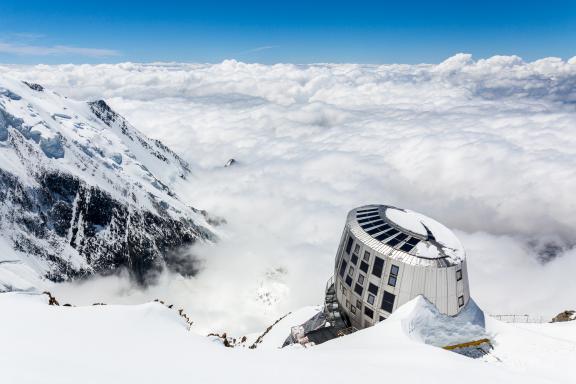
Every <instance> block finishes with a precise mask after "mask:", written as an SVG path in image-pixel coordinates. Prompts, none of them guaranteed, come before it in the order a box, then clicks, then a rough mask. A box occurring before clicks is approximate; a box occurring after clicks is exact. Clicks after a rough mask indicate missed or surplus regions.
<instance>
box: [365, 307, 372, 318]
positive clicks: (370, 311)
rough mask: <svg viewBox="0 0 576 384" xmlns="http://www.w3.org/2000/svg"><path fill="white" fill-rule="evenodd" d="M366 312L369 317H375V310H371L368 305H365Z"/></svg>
mask: <svg viewBox="0 0 576 384" xmlns="http://www.w3.org/2000/svg"><path fill="white" fill-rule="evenodd" d="M364 314H365V315H366V316H368V317H369V318H372V317H374V311H373V310H371V309H370V308H368V307H364Z"/></svg>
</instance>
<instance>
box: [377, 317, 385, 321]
mask: <svg viewBox="0 0 576 384" xmlns="http://www.w3.org/2000/svg"><path fill="white" fill-rule="evenodd" d="M382 320H386V318H385V317H384V316H380V319H379V320H378V321H382Z"/></svg>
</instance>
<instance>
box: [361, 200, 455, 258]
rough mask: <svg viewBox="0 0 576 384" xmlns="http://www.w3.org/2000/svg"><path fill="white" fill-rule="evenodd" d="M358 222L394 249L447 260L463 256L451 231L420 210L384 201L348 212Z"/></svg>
mask: <svg viewBox="0 0 576 384" xmlns="http://www.w3.org/2000/svg"><path fill="white" fill-rule="evenodd" d="M351 216H352V218H353V219H354V220H355V221H356V223H357V224H358V226H360V228H361V229H362V230H363V231H364V232H365V233H366V234H368V235H369V236H371V237H372V238H373V239H375V240H378V241H379V242H381V243H383V244H386V245H388V246H389V247H391V248H394V249H395V250H398V251H401V252H405V253H408V254H410V255H411V256H415V257H418V258H421V259H427V260H439V259H444V260H445V261H446V262H448V263H449V264H451V263H457V262H460V261H462V260H464V258H465V252H464V248H463V247H462V244H461V243H460V241H459V240H458V238H457V237H456V235H454V233H453V232H452V231H451V230H450V229H448V228H446V227H445V226H444V225H442V224H440V223H439V222H437V221H436V220H434V219H432V218H430V217H428V216H425V215H423V214H421V213H418V212H414V211H411V210H408V209H401V208H397V207H392V206H388V205H367V206H363V207H360V208H356V209H355V210H353V211H352V212H351Z"/></svg>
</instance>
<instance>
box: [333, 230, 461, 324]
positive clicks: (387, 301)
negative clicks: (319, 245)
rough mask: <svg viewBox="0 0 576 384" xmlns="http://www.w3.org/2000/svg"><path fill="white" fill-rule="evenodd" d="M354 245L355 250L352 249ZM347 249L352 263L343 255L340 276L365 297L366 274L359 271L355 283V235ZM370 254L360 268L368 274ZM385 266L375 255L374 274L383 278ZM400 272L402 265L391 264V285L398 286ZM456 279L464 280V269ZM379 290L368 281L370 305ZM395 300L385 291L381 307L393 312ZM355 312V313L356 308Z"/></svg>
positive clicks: (363, 258) (367, 254)
mask: <svg viewBox="0 0 576 384" xmlns="http://www.w3.org/2000/svg"><path fill="white" fill-rule="evenodd" d="M353 246H354V251H352V247H353ZM345 249H346V253H347V254H349V255H350V253H352V255H351V256H350V264H348V262H347V261H346V259H345V258H344V255H342V257H341V264H340V269H339V274H340V277H342V278H343V279H344V281H345V283H346V285H348V287H350V288H351V289H353V291H354V292H355V293H356V294H357V295H358V296H360V297H363V294H364V283H365V282H366V276H365V275H363V274H362V273H358V277H357V279H356V283H355V284H354V283H353V279H354V272H355V267H356V266H357V265H358V261H359V253H360V244H358V243H356V244H354V239H353V237H352V236H348V239H347V243H346V247H345ZM370 256H371V255H370V252H369V251H366V250H365V251H364V254H363V256H362V260H361V261H360V266H359V269H360V271H362V272H363V273H364V274H366V275H367V274H368V271H369V268H370ZM384 266H385V261H384V259H382V258H380V257H378V256H374V262H373V265H372V275H374V276H376V277H378V278H381V277H382V274H383V272H384ZM347 267H348V269H347ZM346 272H347V273H346ZM399 272H400V267H399V266H398V265H394V264H392V265H391V266H390V273H389V275H388V282H387V283H388V285H389V286H392V287H395V286H396V284H397V281H398V275H399ZM345 275H346V276H345ZM456 280H457V281H460V280H462V270H461V269H459V270H457V271H456ZM342 289H343V293H344V286H342ZM378 290H379V289H378V286H377V285H375V284H373V283H371V282H368V293H367V296H366V301H367V302H368V303H369V304H370V305H374V303H375V301H376V297H377V296H378ZM394 300H395V295H394V294H392V293H390V292H386V291H384V293H383V297H382V302H381V305H380V307H381V308H382V309H383V310H385V311H387V312H389V313H391V312H392V309H393V308H394ZM358 302H360V301H358ZM458 305H459V307H462V306H463V305H464V298H463V297H462V296H460V297H459V298H458ZM352 307H353V306H352ZM357 308H358V309H361V307H360V306H357ZM368 310H369V311H370V312H371V313H372V314H373V311H372V310H371V309H369V308H368ZM351 311H352V309H351ZM353 313H355V310H354V312H353ZM365 315H367V316H369V317H370V318H371V319H372V318H373V316H372V315H368V314H367V313H366V311H365Z"/></svg>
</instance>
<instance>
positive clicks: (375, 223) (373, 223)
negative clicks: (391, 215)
mask: <svg viewBox="0 0 576 384" xmlns="http://www.w3.org/2000/svg"><path fill="white" fill-rule="evenodd" d="M381 225H384V221H382V220H376V221H371V222H369V223H362V224H360V226H361V227H362V229H363V230H365V231H366V230H369V229H372V228H375V227H378V226H381Z"/></svg>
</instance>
